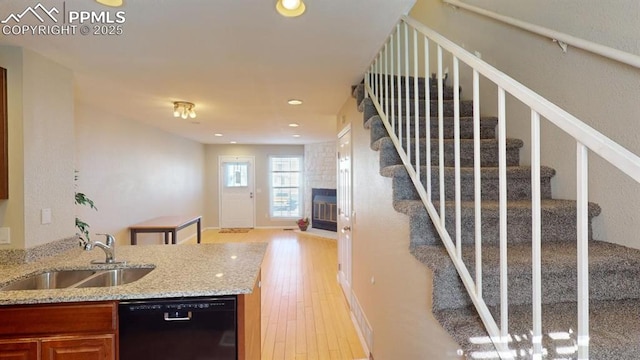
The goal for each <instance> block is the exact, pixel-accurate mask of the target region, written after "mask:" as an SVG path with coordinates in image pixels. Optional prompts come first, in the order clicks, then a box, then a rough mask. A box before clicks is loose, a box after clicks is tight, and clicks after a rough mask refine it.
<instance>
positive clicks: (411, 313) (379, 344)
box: [338, 99, 458, 360]
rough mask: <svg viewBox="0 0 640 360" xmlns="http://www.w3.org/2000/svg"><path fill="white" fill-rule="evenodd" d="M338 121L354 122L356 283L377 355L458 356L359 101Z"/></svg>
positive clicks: (380, 358)
mask: <svg viewBox="0 0 640 360" xmlns="http://www.w3.org/2000/svg"><path fill="white" fill-rule="evenodd" d="M338 119H339V121H340V124H339V127H340V128H342V127H343V126H344V125H345V124H347V123H351V141H352V144H353V145H352V174H353V210H354V211H355V216H354V217H353V219H354V221H353V224H352V229H353V231H352V239H353V268H352V272H353V282H352V285H353V292H354V294H355V296H356V297H357V299H358V302H359V303H360V305H361V306H362V310H363V312H364V314H365V316H366V317H367V319H368V321H369V323H370V324H371V326H372V328H373V348H372V349H370V350H371V351H372V354H373V356H374V358H375V359H376V360H395V359H434V360H436V359H455V358H458V357H457V356H456V351H457V348H458V347H457V344H456V343H455V342H454V341H453V340H452V339H451V337H450V336H449V335H448V334H447V333H446V332H445V331H444V330H443V329H442V327H441V326H440V324H439V323H438V322H437V321H436V320H435V319H434V318H433V316H432V314H431V299H432V281H433V274H432V272H431V271H430V270H429V269H427V267H426V266H424V265H423V264H421V263H420V262H419V261H417V260H416V259H415V258H414V257H413V255H411V254H410V253H409V218H408V217H407V216H406V215H403V214H400V213H398V212H396V211H395V210H394V209H393V204H392V199H393V198H392V181H391V179H389V178H385V177H382V176H381V175H380V173H379V171H380V165H379V158H378V156H379V155H378V152H376V151H373V150H371V148H370V147H369V143H370V140H369V131H368V130H365V129H364V127H363V125H362V113H360V112H358V111H357V109H356V103H355V100H354V99H349V100H348V101H347V102H346V103H345V105H344V106H343V108H342V110H341V111H340V113H339V114H338ZM372 278H373V279H374V280H375V283H374V284H372V283H371V279H372Z"/></svg>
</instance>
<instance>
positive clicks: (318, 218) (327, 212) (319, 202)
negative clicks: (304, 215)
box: [311, 189, 338, 231]
mask: <svg viewBox="0 0 640 360" xmlns="http://www.w3.org/2000/svg"><path fill="white" fill-rule="evenodd" d="M311 199H312V206H311V227H313V228H316V229H323V230H329V231H338V206H337V202H336V189H311Z"/></svg>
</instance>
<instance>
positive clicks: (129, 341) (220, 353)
mask: <svg viewBox="0 0 640 360" xmlns="http://www.w3.org/2000/svg"><path fill="white" fill-rule="evenodd" d="M118 313H119V332H120V360H145V359H149V360H169V359H171V360H227V359H237V358H238V352H237V347H238V346H237V340H236V339H237V337H236V297H235V296H225V297H207V298H180V299H161V300H160V299H154V300H135V301H134V300H128V301H121V302H120V305H119V309H118Z"/></svg>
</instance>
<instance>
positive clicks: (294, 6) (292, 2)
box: [276, 0, 306, 17]
mask: <svg viewBox="0 0 640 360" xmlns="http://www.w3.org/2000/svg"><path fill="white" fill-rule="evenodd" d="M276 10H278V13H280V15H282V16H285V17H296V16H300V15H302V14H304V11H305V10H306V7H305V6H304V2H302V0H278V2H276Z"/></svg>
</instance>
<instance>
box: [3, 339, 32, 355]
mask: <svg viewBox="0 0 640 360" xmlns="http://www.w3.org/2000/svg"><path fill="white" fill-rule="evenodd" d="M38 345H39V344H38V341H37V340H9V341H1V340H0V360H37V359H38Z"/></svg>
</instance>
